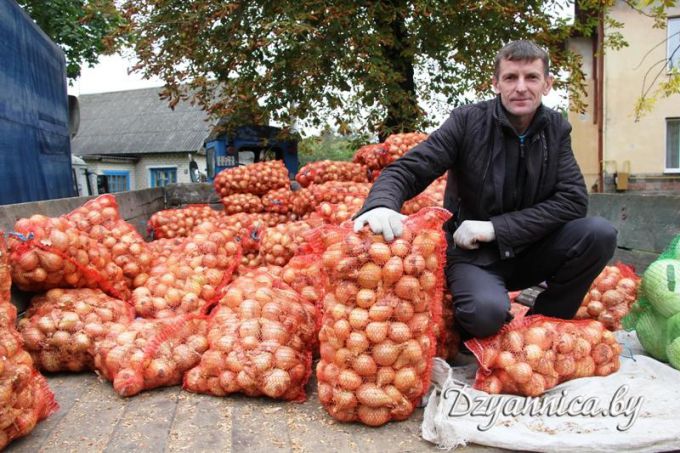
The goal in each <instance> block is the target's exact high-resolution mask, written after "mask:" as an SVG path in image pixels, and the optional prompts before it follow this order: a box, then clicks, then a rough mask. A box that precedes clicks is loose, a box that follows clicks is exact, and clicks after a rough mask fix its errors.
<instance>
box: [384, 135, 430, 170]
mask: <svg viewBox="0 0 680 453" xmlns="http://www.w3.org/2000/svg"><path fill="white" fill-rule="evenodd" d="M426 138H427V134H423V133H421V132H408V133H404V134H392V135H390V136H389V137H387V138H386V139H385V143H384V146H385V153H384V154H383V155H382V162H381V164H382V166H383V167H386V166H387V165H388V164H390V163H392V162H394V161H395V160H397V159H399V158H400V157H401V156H403V155H404V154H406V152H407V151H408V150H410V149H411V148H413V147H414V146H416V145H417V144H418V143H420V142H422V141H423V140H425V139H426Z"/></svg>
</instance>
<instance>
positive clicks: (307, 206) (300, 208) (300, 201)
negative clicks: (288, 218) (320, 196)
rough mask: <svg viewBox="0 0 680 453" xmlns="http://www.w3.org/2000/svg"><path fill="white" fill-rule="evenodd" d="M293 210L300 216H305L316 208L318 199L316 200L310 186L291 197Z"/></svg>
mask: <svg viewBox="0 0 680 453" xmlns="http://www.w3.org/2000/svg"><path fill="white" fill-rule="evenodd" d="M290 203H291V208H290V209H291V212H293V214H296V215H298V216H304V215H305V214H308V213H310V212H312V211H313V210H314V207H315V206H316V201H315V200H314V194H313V193H312V191H311V189H309V188H302V189H300V190H298V191H296V192H293V195H292V196H291V199H290Z"/></svg>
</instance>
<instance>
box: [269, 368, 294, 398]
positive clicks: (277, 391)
mask: <svg viewBox="0 0 680 453" xmlns="http://www.w3.org/2000/svg"><path fill="white" fill-rule="evenodd" d="M290 384H291V380H290V375H289V374H288V373H286V372H285V371H284V370H281V369H278V368H274V369H272V370H271V371H270V372H269V373H267V374H265V376H264V382H263V385H262V392H263V393H264V394H265V395H267V396H269V397H271V398H279V397H281V396H282V395H283V394H284V393H285V392H286V391H287V390H288V388H289V387H290Z"/></svg>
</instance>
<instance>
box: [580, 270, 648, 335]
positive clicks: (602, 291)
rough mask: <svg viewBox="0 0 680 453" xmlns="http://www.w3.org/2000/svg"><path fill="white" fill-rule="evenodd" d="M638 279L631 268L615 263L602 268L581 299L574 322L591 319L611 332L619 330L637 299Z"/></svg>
mask: <svg viewBox="0 0 680 453" xmlns="http://www.w3.org/2000/svg"><path fill="white" fill-rule="evenodd" d="M639 287H640V277H638V276H637V275H635V271H634V270H633V268H632V267H630V266H628V265H626V264H623V263H616V264H615V265H614V266H607V267H605V268H604V269H603V270H602V272H601V273H600V275H598V276H597V278H595V281H593V284H592V285H590V289H589V290H588V292H587V293H586V295H585V297H584V298H583V302H582V303H581V307H579V309H578V311H577V312H576V316H575V319H595V320H598V321H600V322H601V323H602V324H604V326H605V327H606V328H607V329H609V330H612V331H615V330H620V329H621V328H622V326H621V319H623V317H624V316H626V315H627V314H628V312H629V311H630V308H631V306H632V305H633V302H635V300H637V294H638V289H639Z"/></svg>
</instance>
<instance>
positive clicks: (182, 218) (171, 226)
mask: <svg viewBox="0 0 680 453" xmlns="http://www.w3.org/2000/svg"><path fill="white" fill-rule="evenodd" d="M218 216H220V212H219V211H216V210H214V209H213V208H211V207H210V206H208V205H207V204H193V205H189V206H186V207H184V208H179V209H164V210H163V211H158V212H156V213H154V214H153V215H152V216H151V218H150V219H149V222H148V223H147V233H150V234H151V235H152V237H153V238H154V239H163V238H177V237H186V236H189V234H190V233H191V231H192V230H193V229H194V227H196V225H198V224H199V223H202V222H204V221H206V220H212V219H215V218H216V217H218Z"/></svg>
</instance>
